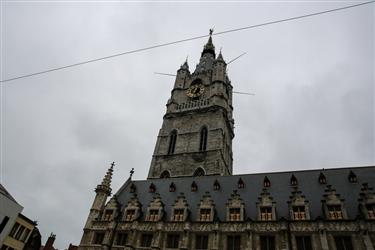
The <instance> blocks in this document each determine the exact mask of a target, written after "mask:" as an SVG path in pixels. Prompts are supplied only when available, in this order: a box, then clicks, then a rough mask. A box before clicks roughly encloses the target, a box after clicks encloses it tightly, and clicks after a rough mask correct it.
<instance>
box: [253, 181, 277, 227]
mask: <svg viewBox="0 0 375 250" xmlns="http://www.w3.org/2000/svg"><path fill="white" fill-rule="evenodd" d="M256 206H257V210H258V220H260V221H273V220H276V202H274V201H273V198H272V196H271V195H270V193H269V192H268V189H267V188H263V191H262V193H261V194H260V196H259V198H258V202H257V203H256Z"/></svg>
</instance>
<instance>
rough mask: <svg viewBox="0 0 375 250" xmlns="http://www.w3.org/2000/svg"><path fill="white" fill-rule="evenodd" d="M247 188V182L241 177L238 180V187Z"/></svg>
mask: <svg viewBox="0 0 375 250" xmlns="http://www.w3.org/2000/svg"><path fill="white" fill-rule="evenodd" d="M243 188H245V182H243V180H242V179H241V178H240V179H239V180H238V189H243Z"/></svg>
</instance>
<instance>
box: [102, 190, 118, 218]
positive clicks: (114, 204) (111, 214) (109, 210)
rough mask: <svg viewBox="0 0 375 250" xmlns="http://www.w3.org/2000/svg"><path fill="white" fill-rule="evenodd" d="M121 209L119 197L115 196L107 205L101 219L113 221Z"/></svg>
mask: <svg viewBox="0 0 375 250" xmlns="http://www.w3.org/2000/svg"><path fill="white" fill-rule="evenodd" d="M119 209H120V203H119V202H118V201H117V196H116V195H113V196H112V198H111V199H110V200H109V201H108V203H107V204H106V205H105V207H104V211H103V214H102V218H101V219H102V220H103V221H113V220H114V219H115V218H116V217H117V215H118V213H119Z"/></svg>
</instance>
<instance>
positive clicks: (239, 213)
mask: <svg viewBox="0 0 375 250" xmlns="http://www.w3.org/2000/svg"><path fill="white" fill-rule="evenodd" d="M226 206H227V221H244V220H245V202H244V201H243V200H242V198H241V196H240V195H239V194H238V193H237V190H234V191H233V193H232V194H231V196H230V198H229V199H228V202H227V204H226Z"/></svg>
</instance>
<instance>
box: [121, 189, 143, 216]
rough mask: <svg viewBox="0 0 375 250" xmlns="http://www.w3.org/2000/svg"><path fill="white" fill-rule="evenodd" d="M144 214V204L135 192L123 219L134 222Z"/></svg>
mask: <svg viewBox="0 0 375 250" xmlns="http://www.w3.org/2000/svg"><path fill="white" fill-rule="evenodd" d="M141 215H142V204H141V203H140V202H139V201H138V197H137V195H136V194H133V197H132V198H131V199H130V200H129V202H128V204H127V205H126V207H125V209H124V211H123V216H122V221H126V222H132V221H136V220H138V219H139V218H140V217H141Z"/></svg>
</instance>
